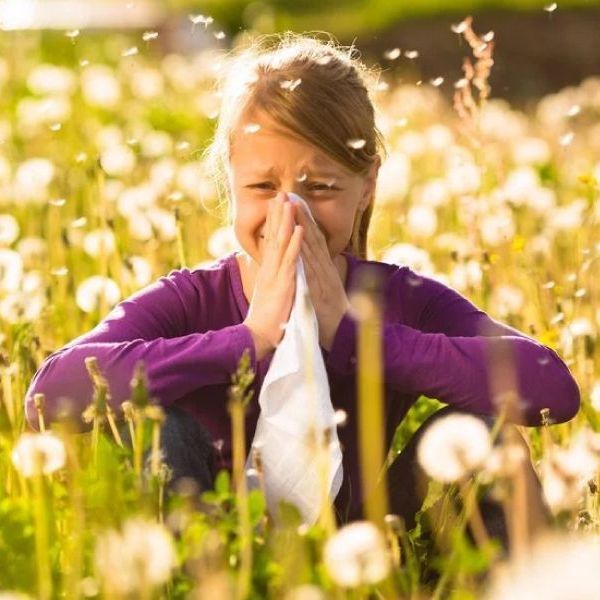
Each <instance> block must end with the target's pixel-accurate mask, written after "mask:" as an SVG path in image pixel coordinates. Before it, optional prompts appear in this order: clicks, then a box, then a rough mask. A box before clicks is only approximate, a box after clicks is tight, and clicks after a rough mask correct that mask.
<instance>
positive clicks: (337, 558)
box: [323, 521, 391, 587]
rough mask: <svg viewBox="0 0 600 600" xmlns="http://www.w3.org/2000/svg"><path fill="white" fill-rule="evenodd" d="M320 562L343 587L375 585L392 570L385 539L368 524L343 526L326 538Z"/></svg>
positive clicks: (356, 523) (365, 522)
mask: <svg viewBox="0 0 600 600" xmlns="http://www.w3.org/2000/svg"><path fill="white" fill-rule="evenodd" d="M323 561H324V563H325V567H326V569H327V571H328V573H329V575H330V576H331V578H332V579H333V580H334V581H335V583H337V584H338V585H340V586H343V587H356V586H359V585H363V584H372V583H377V582H379V581H381V580H382V579H385V577H387V575H388V573H389V571H390V567H391V560H390V555H389V552H388V549H387V546H386V542H385V538H384V536H383V534H382V533H381V532H380V531H379V529H377V527H376V526H375V525H373V524H372V523H370V522H369V521H357V522H354V523H351V524H349V525H346V526H344V527H342V528H341V529H340V530H339V531H338V532H337V533H335V534H334V535H333V536H332V537H331V538H329V539H328V540H327V542H326V543H325V547H324V549H323Z"/></svg>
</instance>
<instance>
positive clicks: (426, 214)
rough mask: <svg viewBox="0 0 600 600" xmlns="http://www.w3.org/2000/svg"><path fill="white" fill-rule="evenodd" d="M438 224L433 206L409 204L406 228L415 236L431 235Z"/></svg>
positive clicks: (424, 236) (425, 236)
mask: <svg viewBox="0 0 600 600" xmlns="http://www.w3.org/2000/svg"><path fill="white" fill-rule="evenodd" d="M437 225H438V219H437V214H436V212H435V208H433V207H431V206H428V205H426V204H416V205H415V206H411V208H410V209H409V211H408V214H407V215H406V226H407V227H408V230H409V231H410V232H411V233H412V234H414V235H416V236H417V237H421V238H427V237H430V236H432V235H433V234H434V233H435V231H436V229H437Z"/></svg>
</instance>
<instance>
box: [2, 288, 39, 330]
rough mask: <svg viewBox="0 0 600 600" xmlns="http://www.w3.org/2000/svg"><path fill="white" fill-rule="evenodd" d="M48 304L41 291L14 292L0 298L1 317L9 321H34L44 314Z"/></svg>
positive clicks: (13, 322)
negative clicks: (43, 311)
mask: <svg viewBox="0 0 600 600" xmlns="http://www.w3.org/2000/svg"><path fill="white" fill-rule="evenodd" d="M45 304H46V302H45V299H44V296H43V295H41V294H40V293H34V294H32V293H28V292H13V293H11V294H8V295H7V296H5V297H4V298H2V300H0V318H2V319H4V320H5V321H6V322H7V323H12V324H15V323H21V322H28V323H32V322H34V321H36V320H37V319H38V318H39V316H40V315H41V314H42V310H43V309H44V305H45Z"/></svg>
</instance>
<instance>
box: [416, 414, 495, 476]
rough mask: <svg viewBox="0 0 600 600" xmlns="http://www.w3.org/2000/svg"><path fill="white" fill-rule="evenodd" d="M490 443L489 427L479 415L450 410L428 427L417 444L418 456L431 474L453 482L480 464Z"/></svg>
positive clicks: (487, 452)
mask: <svg viewBox="0 0 600 600" xmlns="http://www.w3.org/2000/svg"><path fill="white" fill-rule="evenodd" d="M491 447H492V446H491V439H490V434H489V430H488V428H487V427H486V425H485V424H484V423H483V422H482V421H481V420H480V419H478V418H477V417H474V416H471V415H460V414H456V415H452V414H450V415H446V416H444V417H439V418H438V419H437V420H436V421H435V422H434V423H432V424H431V425H430V426H429V427H428V428H427V430H426V431H425V433H424V434H423V437H422V438H421V441H420V443H419V446H418V448H417V459H418V461H419V464H420V465H421V467H423V469H424V471H425V472H426V473H427V474H428V475H429V476H430V477H432V478H433V479H436V480H437V481H441V482H444V483H452V482H455V481H458V480H460V479H462V478H463V477H465V476H466V475H468V474H469V473H470V472H471V471H473V470H475V469H477V468H478V467H480V466H481V465H482V464H483V462H484V461H485V460H486V458H487V457H488V455H489V453H490V451H491Z"/></svg>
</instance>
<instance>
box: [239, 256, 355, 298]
mask: <svg viewBox="0 0 600 600" xmlns="http://www.w3.org/2000/svg"><path fill="white" fill-rule="evenodd" d="M235 258H236V260H237V263H238V266H239V269H240V275H241V278H242V287H243V288H244V295H245V296H246V300H248V303H250V300H251V299H252V294H253V293H254V282H255V281H256V274H257V273H258V269H259V267H260V265H259V264H258V263H257V262H256V261H255V260H254V259H253V258H252V257H251V256H250V255H249V254H246V253H245V252H243V251H241V252H239V254H236V256H235ZM332 262H333V264H334V265H335V268H336V269H337V272H338V275H339V277H340V280H341V282H342V283H345V282H346V273H347V272H348V261H347V260H346V257H345V256H343V255H342V254H338V255H337V256H335V257H334V258H333V259H332Z"/></svg>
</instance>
